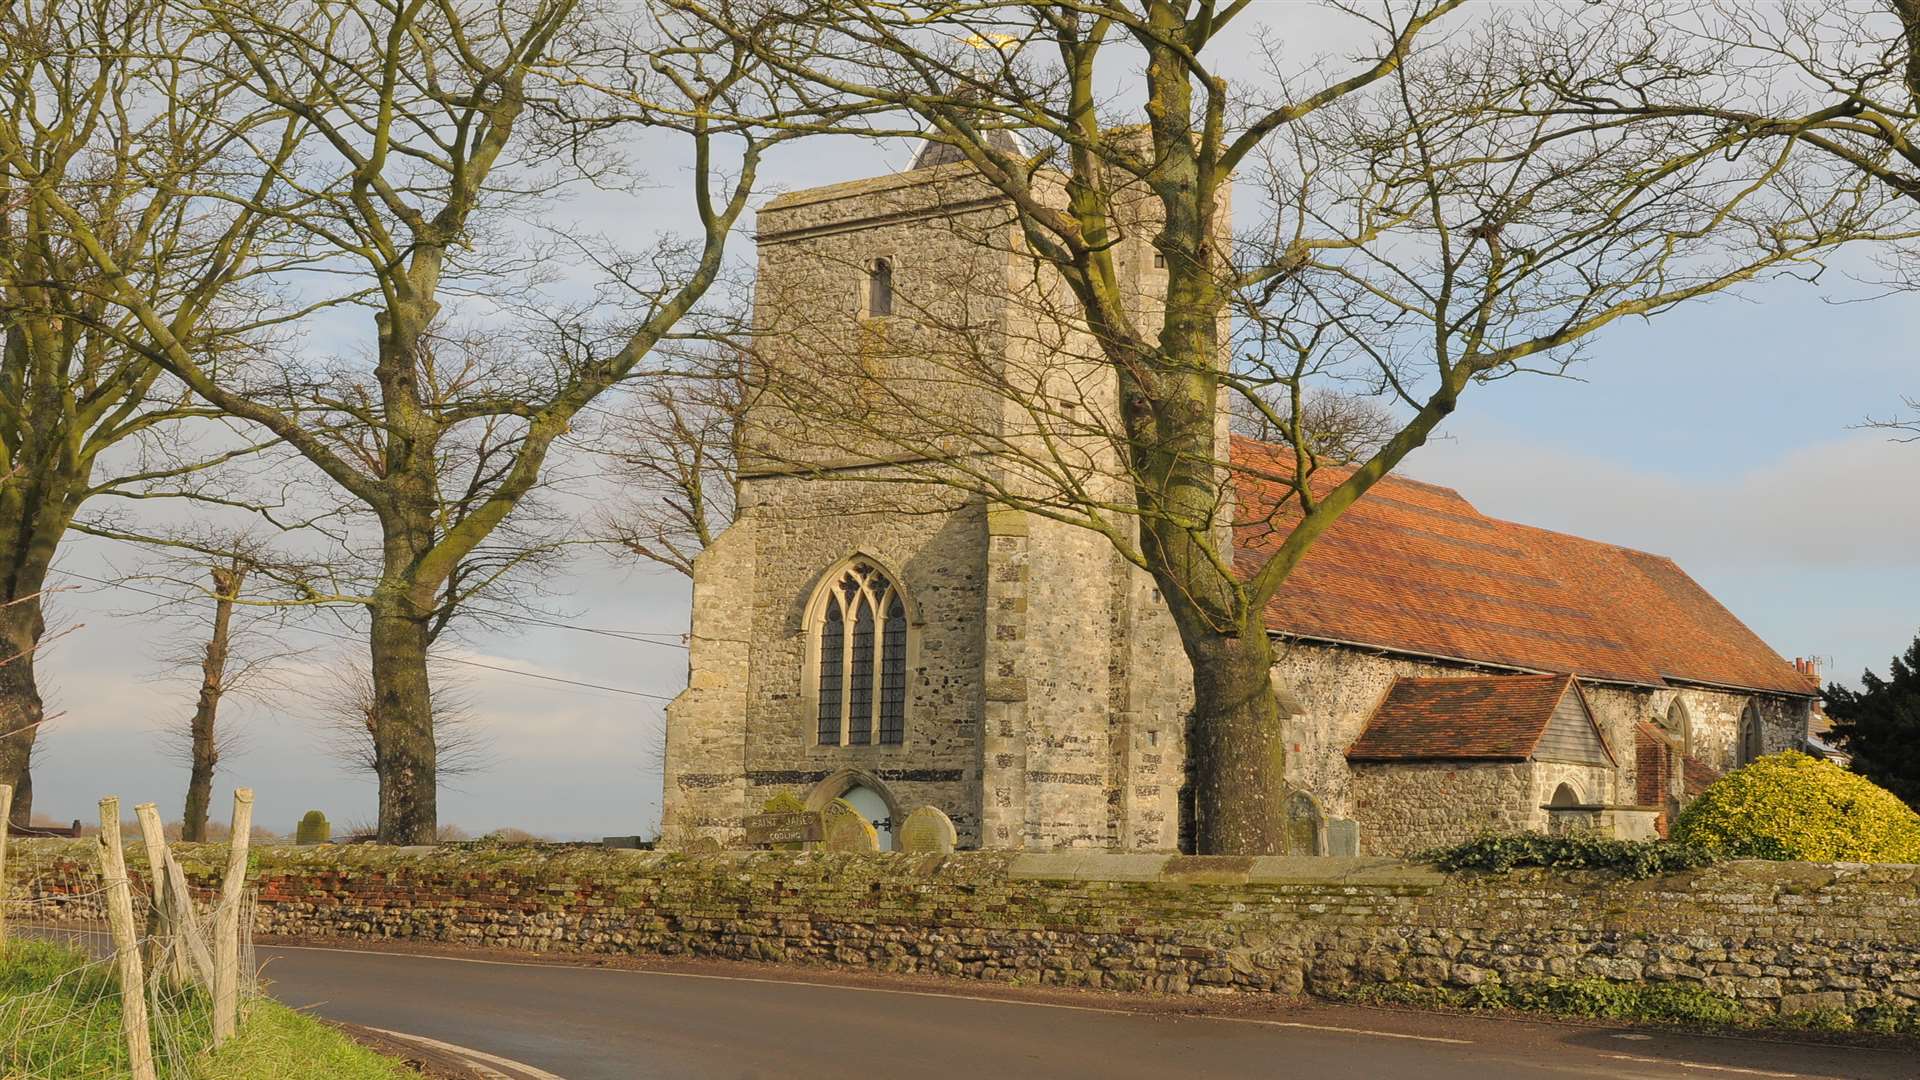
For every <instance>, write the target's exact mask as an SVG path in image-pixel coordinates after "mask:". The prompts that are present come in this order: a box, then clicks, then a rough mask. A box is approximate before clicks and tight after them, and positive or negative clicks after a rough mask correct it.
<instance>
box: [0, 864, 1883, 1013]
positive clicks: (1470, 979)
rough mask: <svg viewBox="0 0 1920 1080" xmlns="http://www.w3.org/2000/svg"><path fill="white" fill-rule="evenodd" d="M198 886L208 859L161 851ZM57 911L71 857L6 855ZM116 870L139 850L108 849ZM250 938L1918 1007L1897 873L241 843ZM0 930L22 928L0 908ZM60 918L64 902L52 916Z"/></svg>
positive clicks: (1260, 986)
mask: <svg viewBox="0 0 1920 1080" xmlns="http://www.w3.org/2000/svg"><path fill="white" fill-rule="evenodd" d="M180 850H181V851H182V852H183V857H184V862H185V863H186V864H187V865H188V869H189V876H191V877H193V878H194V879H195V880H196V881H198V882H210V881H212V880H213V879H214V877H215V876H216V875H217V873H218V868H219V862H220V857H221V850H220V848H219V847H217V846H210V847H207V848H195V847H189V846H183V847H182V848H181V849H180ZM16 851H17V858H14V859H12V860H10V865H9V871H10V876H11V877H12V878H13V879H14V881H15V882H16V883H17V884H16V887H15V893H16V898H18V897H19V892H20V889H21V885H22V884H25V885H26V887H27V888H28V889H29V891H30V892H32V893H33V894H35V895H37V896H39V897H41V898H42V901H43V902H42V903H39V904H33V905H31V906H32V907H34V908H35V909H37V913H38V914H39V915H40V916H41V917H50V915H57V912H58V910H59V909H58V908H57V907H56V906H53V905H52V904H51V903H50V901H53V900H56V899H57V897H58V896H59V895H60V894H61V892H62V891H63V890H69V889H70V890H72V891H81V890H82V889H84V888H87V887H90V886H91V884H92V880H93V875H94V873H95V870H94V864H93V862H92V859H91V855H90V854H89V852H88V848H87V845H85V844H84V843H78V844H76V843H71V842H68V843H60V842H54V841H24V842H16ZM128 854H129V857H130V858H133V859H135V862H136V876H142V875H143V870H144V868H143V867H140V866H138V859H137V855H138V845H135V846H134V848H132V849H130V850H129V852H128ZM255 865H256V868H257V869H256V881H257V883H258V889H259V903H258V905H257V907H256V909H255V911H256V915H255V918H256V929H257V930H258V931H259V932H261V933H263V934H284V935H298V936H302V937H311V938H334V939H347V940H361V941H377V940H406V941H418V942H435V943H448V944H455V945H466V946H479V947H498V948H516V949H533V950H540V951H553V952H576V953H636V954H655V955H694V956H712V957H727V958H735V959H748V960H770V961H781V962H787V963H802V964H830V965H838V966H845V967H859V968H868V969H874V970H881V971H897V972H931V973H939V974H946V975H956V976H965V977H971V978H979V979H991V980H997V981H1002V982H1018V983H1030V984H1050V985H1063V986H1086V987H1099V988H1104V989H1112V990H1144V991H1160V992H1167V993H1193V992H1205V991H1258V992H1278V993H1288V994H1291V993H1299V992H1302V991H1309V992H1319V993H1329V992H1337V991H1339V990H1342V989H1344V988H1347V987H1350V986H1352V985H1355V984H1357V983H1363V982H1378V981H1402V982H1408V983H1415V984H1422V985H1432V986H1441V985H1454V986H1466V985H1473V984H1476V983H1480V982H1483V981H1486V980H1487V979H1490V978H1495V977H1498V978H1501V979H1504V980H1506V981H1508V982H1515V981H1524V980H1528V979H1537V978H1544V977H1549V976H1564V977H1596V978H1603V979H1610V980H1614V981H1619V982H1673V983H1690V984H1698V985H1702V986H1706V987H1710V988H1712V989H1714V990H1718V991H1721V992H1724V993H1726V994H1729V995H1732V996H1734V997H1736V998H1738V999H1740V1000H1741V1001H1743V1002H1744V1003H1746V1004H1747V1005H1748V1006H1750V1007H1752V1008H1753V1009H1755V1010H1758V1011H1775V1010H1784V1011H1799V1010H1807V1009H1815V1008H1851V1009H1857V1008H1865V1007H1869V1006H1872V1005H1876V1004H1882V1003H1892V1002H1899V1003H1904V1004H1907V1005H1916V1004H1920V867H1915V866H1859V865H1815V864H1809V863H1759V862H1736V863H1727V864H1723V865H1720V866H1716V867H1710V868H1707V869H1705V870H1699V871H1693V872H1690V873H1686V874H1679V875H1674V876H1670V877H1666V878H1660V879H1655V880H1650V881H1626V880H1621V879H1618V878H1613V877H1607V876H1601V875H1597V874H1552V873H1547V872H1541V871H1535V872H1523V873H1517V874H1512V875H1507V876H1502V877H1482V876H1476V875H1447V874H1441V873H1438V872H1436V871H1433V870H1431V869H1428V868H1425V867H1421V866H1417V865H1413V864H1409V863H1404V862H1398V861H1392V860H1386V859H1373V858H1346V859H1336V858H1318V859H1299V858H1261V859H1245V858H1228V857H1214V858H1196V857H1182V856H1166V855H1115V854H1091V853H1075V854H1066V853H1057V854H1016V853H1011V852H963V853H959V854H955V855H945V856H918V857H915V856H905V855H828V854H820V853H814V852H807V853H788V852H751V853H745V852H739V853H726V854H720V855H709V856H690V855H665V854H658V853H652V852H584V853H539V852H512V851H503V852H492V851H478V852H475V851H458V852H454V851H444V850H442V851H436V850H434V849H406V848H403V849H391V848H386V849H382V848H371V847H354V848H344V849H341V848H334V849H318V850H316V849H290V848H269V849H264V850H260V851H259V852H258V854H257V856H256V859H255ZM15 914H16V915H17V916H24V915H26V914H28V913H27V912H25V911H16V912H15ZM74 914H75V916H76V917H84V916H85V914H86V913H84V912H78V911H76V912H74Z"/></svg>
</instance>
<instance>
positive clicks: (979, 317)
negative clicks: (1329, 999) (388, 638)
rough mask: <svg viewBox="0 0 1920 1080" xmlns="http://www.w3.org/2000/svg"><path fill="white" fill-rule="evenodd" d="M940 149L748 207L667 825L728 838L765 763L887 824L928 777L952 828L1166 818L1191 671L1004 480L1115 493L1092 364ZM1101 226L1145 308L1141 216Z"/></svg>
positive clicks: (1107, 839)
mask: <svg viewBox="0 0 1920 1080" xmlns="http://www.w3.org/2000/svg"><path fill="white" fill-rule="evenodd" d="M952 156H953V155H952V152H951V151H950V150H948V149H947V148H944V147H941V146H938V145H935V144H930V145H929V146H928V147H926V148H925V149H924V150H923V151H922V153H921V155H920V158H919V160H917V161H916V162H915V167H914V168H912V169H910V170H907V171H905V172H901V173H898V174H893V175H888V176H881V177H875V178H871V179H866V180H858V181H853V182H850V183H843V184H835V185H830V186H827V187H820V188H814V189H810V190H806V191H800V192H795V193H793V194H789V195H785V196H782V197H780V198H778V199H775V200H774V201H773V202H771V203H770V204H768V205H767V206H766V207H765V208H764V209H763V210H762V211H761V212H760V216H759V230H760V231H759V234H758V242H759V271H758V279H757V283H756V298H755V319H756V328H757V347H756V354H755V358H754V362H753V370H754V377H753V378H752V379H750V383H751V384H752V388H753V389H752V400H751V402H750V404H749V408H748V412H747V416H746V418H745V421H744V423H743V430H742V440H741V441H742V450H741V468H740V480H739V499H738V505H739V511H738V515H737V519H736V521H735V522H734V524H733V525H732V526H731V527H729V528H728V529H727V530H726V531H725V533H724V534H723V535H722V536H721V537H720V538H719V539H718V540H717V541H716V542H715V543H714V545H713V546H712V547H711V548H710V549H709V550H708V551H707V552H705V553H704V554H703V555H702V556H701V557H700V559H699V560H698V562H697V564H696V569H695V578H694V585H693V598H694V599H693V604H694V617H693V633H692V639H691V647H690V659H689V663H690V673H689V680H688V688H687V690H686V691H685V692H684V693H683V694H681V696H680V697H679V698H677V699H676V700H675V701H674V703H673V705H672V706H671V707H670V708H669V709H668V723H667V756H666V766H665V773H666V775H665V783H666V790H665V810H664V813H665V820H664V822H663V833H664V839H665V841H666V842H667V843H669V844H675V843H681V844H684V843H686V842H688V841H689V840H691V839H692V838H694V837H696V836H703V835H704V836H712V837H715V838H716V839H719V840H720V841H721V842H722V843H730V842H732V841H733V840H735V839H736V838H737V837H738V836H739V835H740V830H741V825H742V821H743V819H744V818H745V817H746V816H748V815H751V814H754V813H758V812H759V811H760V810H761V809H762V807H763V805H764V804H765V802H766V800H767V799H768V798H770V797H772V796H774V795H775V794H778V793H781V792H790V793H792V794H794V795H796V796H798V797H800V798H801V799H803V800H804V801H805V802H806V803H807V804H808V806H809V807H810V808H816V809H817V808H819V807H821V806H823V805H825V803H827V802H828V801H831V800H832V799H834V798H836V797H846V798H848V799H849V801H851V802H854V803H855V804H856V805H857V806H862V807H864V808H867V809H868V812H869V813H870V815H871V816H873V817H874V818H875V820H876V821H878V822H880V823H881V831H882V834H883V844H885V843H886V833H887V829H886V826H887V824H889V823H890V822H892V821H898V820H900V819H901V818H902V817H904V816H905V814H907V813H908V812H910V811H912V810H913V809H915V808H916V807H919V806H922V805H926V804H932V805H934V806H937V807H939V808H940V809H941V810H943V811H945V812H946V813H947V814H948V816H950V817H951V818H952V819H953V822H954V824H955V826H956V828H957V830H958V833H959V838H960V843H961V845H962V846H963V847H985V848H1029V849H1058V848H1108V849H1138V850H1172V849H1173V848H1174V847H1175V846H1176V843H1177V840H1178V830H1179V811H1178V805H1179V799H1178V796H1179V790H1180V787H1181V783H1182V775H1183V763H1184V743H1185V730H1184V729H1185V716H1186V713H1187V711H1188V709H1189V707H1190V700H1191V686H1190V677H1189V675H1188V671H1187V666H1186V661H1185V658H1184V655H1183V654H1182V652H1181V648H1180V644H1179V640H1178V637H1177V635H1176V633H1175V631H1174V629H1173V626H1172V623H1171V620H1170V618H1169V617H1168V616H1167V615H1166V614H1165V611H1164V605H1163V604H1161V602H1160V599H1159V597H1158V596H1157V595H1155V592H1154V588H1153V583H1152V581H1151V579H1150V578H1149V577H1148V576H1147V575H1146V574H1145V573H1144V572H1142V571H1139V570H1138V569H1136V568H1134V567H1133V566H1131V565H1130V564H1128V563H1126V562H1125V561H1124V560H1122V559H1121V558H1120V557H1119V555H1118V554H1117V553H1116V552H1115V550H1114V548H1113V546H1112V544H1111V543H1110V542H1109V541H1108V540H1107V539H1106V538H1105V537H1104V536H1102V535H1100V534H1099V533H1097V532H1094V531H1092V530H1089V529H1086V528H1083V527H1080V526H1077V525H1074V524H1070V523H1067V522H1063V521H1058V520H1054V519H1052V518H1050V517H1048V516H1047V515H1045V514H1044V513H1035V512H1031V511H1022V510H1019V509H1014V508H1012V507H1010V506H1009V505H1007V502H1008V501H1013V502H1019V501H1021V497H1027V498H1043V497H1044V495H1045V493H1046V492H1047V491H1050V490H1057V489H1058V488H1059V487H1061V486H1063V485H1069V484H1071V485H1074V486H1076V487H1080V488H1085V489H1090V490H1092V491H1094V492H1096V493H1098V494H1099V495H1100V496H1101V497H1103V498H1109V499H1113V500H1116V501H1120V502H1124V501H1125V500H1127V499H1128V498H1129V496H1128V495H1127V489H1126V487H1125V481H1124V479H1123V478H1122V475H1121V472H1120V470H1119V469H1117V468H1116V467H1115V459H1114V457H1113V455H1114V453H1115V450H1114V446H1113V443H1112V441H1111V440H1110V439H1109V438H1107V437H1105V436H1103V435H1102V434H1100V432H1101V431H1102V430H1103V429H1106V430H1111V429H1110V427H1109V425H1111V424H1112V423H1114V422H1115V410H1116V409H1117V407H1118V402H1117V390H1116V385H1115V381H1114V377H1113V374H1112V372H1111V370H1110V368H1108V367H1107V366H1106V365H1105V364H1104V363H1102V362H1100V360H1099V359H1098V357H1097V355H1096V352H1095V348H1094V345H1093V343H1092V342H1091V340H1090V339H1089V336H1088V335H1087V333H1086V332H1085V329H1084V326H1083V325H1081V324H1080V322H1079V321H1078V319H1077V317H1076V315H1075V310H1076V305H1075V304H1074V301H1073V298H1072V296H1071V294H1070V293H1069V292H1068V291H1067V290H1066V289H1065V287H1064V286H1063V285H1062V284H1061V283H1060V282H1059V281H1058V279H1057V277H1055V276H1054V275H1053V274H1052V273H1051V270H1050V268H1048V267H1045V266H1042V265H1040V264H1038V263H1037V262H1036V260H1034V259H1032V258H1030V257H1029V256H1027V255H1026V254H1024V244H1023V241H1022V238H1021V235H1020V232H1019V229H1018V228H1017V225H1016V223H1015V220H1014V215H1013V213H1012V210H1011V207H1010V206H1009V204H1008V202H1007V200H1006V199H1005V198H1004V196H1002V195H1001V193H1000V192H999V191H998V190H997V189H995V188H993V187H992V186H990V185H989V184H987V183H986V182H985V181H984V180H982V179H981V178H980V177H979V176H978V175H977V174H976V173H975V172H974V171H973V169H972V167H971V166H970V165H968V164H967V163H965V162H964V161H956V160H952ZM1126 205H1127V206H1130V207H1133V208H1135V209H1136V210H1137V209H1139V208H1142V207H1146V206H1150V205H1151V203H1150V201H1149V200H1144V199H1143V200H1134V201H1132V202H1131V203H1127V204H1126ZM1123 216H1124V215H1123ZM1123 226H1124V229H1123V231H1124V237H1123V238H1122V239H1121V240H1120V242H1119V247H1118V249H1117V251H1116V256H1117V263H1118V266H1119V268H1120V273H1121V275H1122V277H1123V280H1124V281H1125V282H1126V287H1127V288H1128V289H1129V290H1130V291H1131V292H1132V294H1133V296H1134V297H1135V298H1136V303H1137V304H1138V305H1139V311H1140V313H1141V314H1142V315H1143V316H1144V317H1146V318H1148V319H1152V318H1153V316H1154V312H1155V309H1156V307H1157V306H1158V304H1159V303H1160V297H1161V296H1162V295H1163V294H1164V287H1165V270H1164V269H1163V268H1161V267H1160V266H1159V265H1157V262H1158V260H1157V258H1156V254H1155V252H1154V249H1153V248H1152V246H1151V243H1150V241H1151V238H1152V233H1153V229H1152V227H1151V222H1149V221H1146V220H1134V221H1128V222H1124V223H1123ZM1223 434H1224V422H1223ZM996 448H997V449H999V450H1002V451H1009V450H1010V451H1013V452H1014V453H1012V454H1011V455H1009V454H1007V453H998V454H996V453H994V451H995V450H996ZM1010 461H1011V462H1015V464H1009V462H1010ZM996 493H999V494H1002V495H1004V496H1006V498H1004V499H996V498H994V497H993V496H994V495H995V494H996ZM1116 520H1117V521H1118V522H1119V523H1120V524H1121V526H1122V527H1127V528H1130V527H1131V522H1130V521H1129V520H1128V519H1127V518H1126V517H1125V516H1124V515H1123V516H1120V517H1118V518H1117V519H1116Z"/></svg>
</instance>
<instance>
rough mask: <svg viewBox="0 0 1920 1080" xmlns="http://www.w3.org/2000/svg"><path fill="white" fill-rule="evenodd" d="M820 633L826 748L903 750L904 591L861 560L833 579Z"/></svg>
mask: <svg viewBox="0 0 1920 1080" xmlns="http://www.w3.org/2000/svg"><path fill="white" fill-rule="evenodd" d="M824 593H825V595H824V596H822V597H821V598H820V603H819V605H818V607H817V611H818V613H819V614H818V615H817V616H816V617H815V621H814V626H815V630H814V633H815V634H816V635H818V639H817V640H818V648H817V649H816V650H815V652H816V655H818V656H819V658H820V669H819V673H818V678H819V682H818V684H817V688H818V692H817V694H816V695H815V697H816V700H817V702H818V711H817V714H816V719H817V721H818V725H819V726H818V741H819V743H820V745H821V746H869V745H873V744H876V743H877V744H879V745H881V746H897V745H899V743H900V741H901V739H902V738H903V737H904V736H905V734H906V727H907V605H906V599H905V598H904V597H903V596H902V595H901V594H900V587H899V586H898V585H896V584H895V583H894V582H892V581H891V580H889V579H888V578H887V576H886V574H885V573H883V572H882V571H881V570H880V569H879V568H877V567H875V566H874V565H873V564H872V563H869V562H866V561H863V560H857V559H856V560H855V561H854V562H853V563H851V564H849V565H848V566H847V568H846V569H844V570H842V571H840V572H839V573H837V574H835V575H833V576H832V577H830V578H828V579H827V583H826V585H825V586H824Z"/></svg>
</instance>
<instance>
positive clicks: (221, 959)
mask: <svg viewBox="0 0 1920 1080" xmlns="http://www.w3.org/2000/svg"><path fill="white" fill-rule="evenodd" d="M252 831H253V789H252V788H238V789H235V791H234V793H233V829H232V835H231V837H230V838H229V840H228V845H227V876H226V879H225V880H224V881H222V882H221V883H220V906H219V908H218V909H217V910H216V912H215V915H214V932H213V1045H214V1046H216V1047H218V1046H220V1045H221V1044H222V1043H225V1042H226V1041H227V1040H228V1039H230V1038H232V1037H233V1032H234V1029H235V1028H237V1027H238V1026H239V1024H240V898H241V894H242V893H243V892H245V891H246V886H247V840H248V834H250V833H251V832H252Z"/></svg>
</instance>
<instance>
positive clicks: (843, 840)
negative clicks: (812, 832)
mask: <svg viewBox="0 0 1920 1080" xmlns="http://www.w3.org/2000/svg"><path fill="white" fill-rule="evenodd" d="M820 846H821V847H822V848H823V849H825V850H827V851H879V850H880V834H879V833H878V832H876V831H875V830H874V827H873V822H871V821H868V820H867V819H866V817H865V815H863V814H861V813H860V811H859V810H857V809H855V808H854V805H853V804H852V803H850V802H848V801H847V800H845V799H835V800H833V801H832V802H830V803H828V804H827V807H826V809H825V810H822V811H821V812H820Z"/></svg>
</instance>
